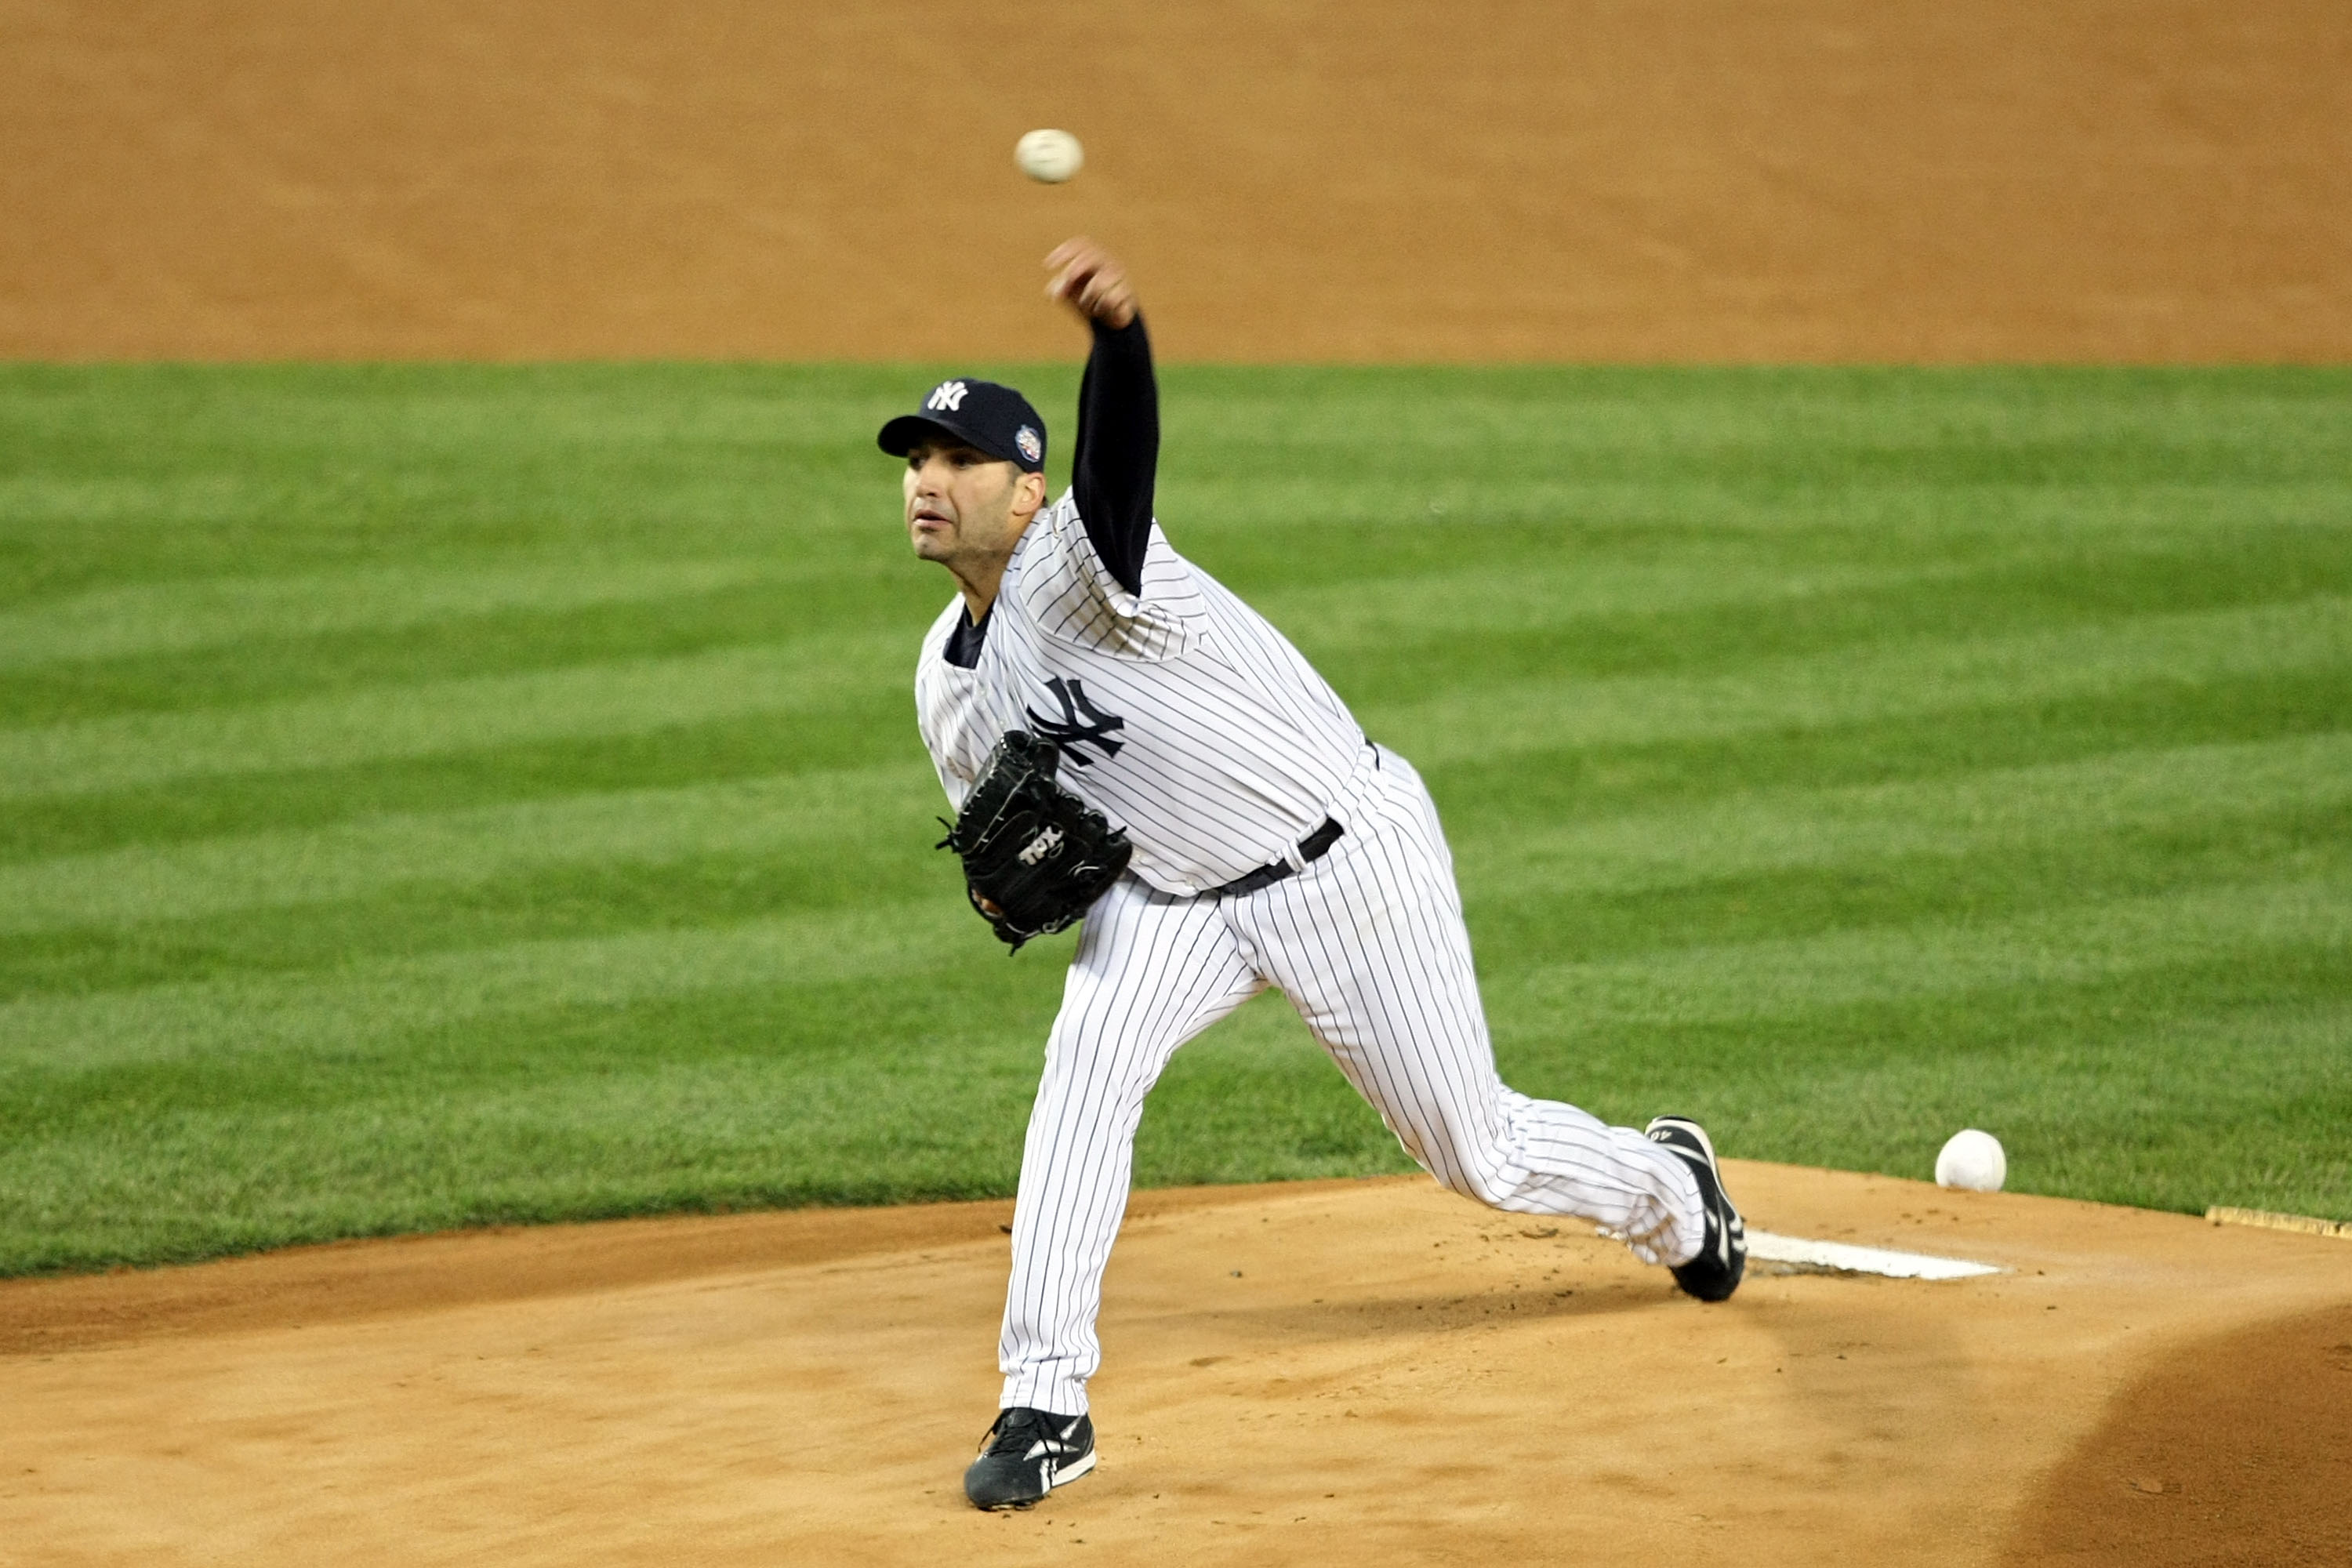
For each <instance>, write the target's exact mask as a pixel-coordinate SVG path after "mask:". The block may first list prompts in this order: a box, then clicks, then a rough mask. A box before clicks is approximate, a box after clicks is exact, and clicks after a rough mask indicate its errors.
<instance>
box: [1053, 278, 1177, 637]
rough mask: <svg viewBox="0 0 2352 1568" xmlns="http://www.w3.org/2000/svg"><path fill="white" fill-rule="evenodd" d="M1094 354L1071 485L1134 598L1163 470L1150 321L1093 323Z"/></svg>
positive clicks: (1095, 537) (1082, 396)
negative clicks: (1147, 325)
mask: <svg viewBox="0 0 2352 1568" xmlns="http://www.w3.org/2000/svg"><path fill="white" fill-rule="evenodd" d="M1094 330H1095V346H1094V352H1093V353H1091V354H1089V355H1087V374H1086V380H1085V381H1083V382H1081V383H1080V384H1079V386H1078V441H1077V446H1076V447H1075V448H1073V453H1074V456H1073V457H1072V458H1071V464H1070V470H1071V471H1070V488H1071V489H1072V490H1073V491H1075V492H1076V500H1077V503H1078V516H1079V517H1080V518H1081V519H1082V520H1084V521H1085V523H1086V525H1087V538H1088V539H1090V540H1092V541H1093V542H1094V547H1095V553H1096V554H1097V555H1099V556H1101V557H1102V562H1103V564H1104V565H1105V566H1107V567H1108V568H1109V569H1110V574H1111V575H1112V576H1113V577H1115V578H1117V579H1118V585H1119V586H1120V587H1122V588H1125V589H1126V590H1127V591H1128V592H1129V593H1130V594H1139V593H1141V592H1142V591H1143V550H1144V546H1145V545H1146V544H1148V543H1150V540H1151V488H1152V481H1153V479H1154V476H1155V475H1156V474H1157V472H1158V470H1159V467H1160V388H1159V386H1158V384H1156V383H1155V382H1154V381H1153V379H1152V375H1151V340H1150V338H1149V337H1147V336H1146V335H1145V334H1144V331H1143V318H1142V317H1141V316H1138V317H1136V318H1135V320H1134V321H1130V322H1129V323H1128V324H1127V325H1126V326H1124V327H1109V326H1105V325H1104V324H1103V323H1102V322H1100V321H1097V322H1095V323H1094Z"/></svg>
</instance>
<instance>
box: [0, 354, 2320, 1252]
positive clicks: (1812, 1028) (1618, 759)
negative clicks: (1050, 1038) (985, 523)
mask: <svg viewBox="0 0 2352 1568" xmlns="http://www.w3.org/2000/svg"><path fill="white" fill-rule="evenodd" d="M928 379H929V371H928V370H925V369H921V368H915V369H904V370H896V371H891V370H876V369H805V368H803V369H794V368H765V367H682V366H653V367H629V368H616V367H572V368H524V369H491V368H411V369H383V368H311V367H279V368H230V369H178V368H124V367H114V368H89V369H77V368H63V367H32V366H15V367H0V1271H5V1272H16V1273H22V1272H27V1271H40V1270H55V1269H78V1268H97V1267H103V1266H107V1265H112V1264H118V1263H125V1262H130V1263H148V1262H155V1261H162V1260H170V1259H186V1258H200V1257H205V1256H207V1255H213V1254H217V1253H222V1252H226V1251H233V1250H240V1249H247V1248H254V1247H268V1246H272V1245H277V1244H280V1243H286V1242H294V1241H303V1240H315V1239H320V1238H326V1237H345V1236H362V1235H376V1234H383V1233H388V1232H397V1231H408V1230H419V1229H431V1228H438V1227H446V1226H461V1225H468V1224H477V1223H481V1222H487V1221H519V1220H549V1219H558V1218H574V1217H586V1216H596V1215H625V1214H645V1213H653V1212H658V1211H663V1210H675V1209H710V1208H719V1207H736V1206H752V1205H795V1204H807V1203H869V1202H881V1201H887V1200H891V1199H898V1198H938V1197H958V1196H971V1195H977V1194H993V1193H1004V1192H1008V1191H1010V1190H1011V1187H1012V1184H1013V1178H1014V1172H1015V1166H1016V1163H1017V1159H1018V1152H1019V1148H1020V1142H1021V1131H1022V1119H1023V1116H1024V1112H1025V1109H1026V1102H1027V1095H1028V1091H1029V1089H1030V1087H1031V1085H1032V1084H1033V1082H1034V1075H1035V1071H1036V1062H1037V1059H1038V1055H1039V1051H1040V1047H1041V1044H1042V1040H1043V1037H1044V1034H1045V1026H1046V1024H1047V1021H1048V1020H1049V1019H1050V1017H1051V1016H1052V1013H1053V1009H1054V1006H1055V1001H1056V999H1057V996H1058V992H1059V980H1060V973H1059V971H1060V964H1061V961H1062V959H1063V956H1064V954H1065V953H1066V951H1067V945H1068V943H1067V939H1064V940H1062V941H1059V942H1048V943H1043V944H1039V945H1037V946H1034V947H1032V948H1031V949H1029V950H1028V951H1026V952H1023V953H1022V954H1021V955H1019V957H1018V958H1017V959H1015V960H1014V961H1013V962H1010V963H1008V962H1007V961H1006V959H1005V958H1004V956H1003V949H1002V948H1000V947H999V946H998V945H997V944H996V943H995V942H993V941H992V940H991V939H990V937H989V935H988V933H987V931H986V930H985V928H984V927H982V924H981V923H980V922H979V921H976V920H974V919H973V918H972V917H971V914H970V912H969V911H968V910H965V908H964V906H963V900H962V898H961V892H960V887H959V883H958V879H957V878H956V875H955V870H954V867H953V865H952V863H951V862H950V859H949V858H948V857H946V856H944V855H940V854H937V853H934V852H933V850H932V848H931V844H932V842H933V840H934V839H935V838H936V837H938V829H937V827H936V826H935V825H934V823H933V821H932V817H933V816H934V815H935V813H937V812H938V811H939V810H940V808H941V803H940V800H939V798H938V790H937V786H936V784H934V783H933V781H932V780H931V778H930V775H929V768H928V764H927V763H926V762H925V760H924V756H923V752H922V749H921V746H920V743H919V741H918V740H917V738H916V735H915V732H914V724H913V714H912V705H911V700H910V698H909V696H908V680H909V675H910V668H911V663H912V657H913V651H914V646H915V642H916V639H917V637H919V634H920V632H921V630H922V628H923V627H924V626H925V625H926V624H927V622H928V621H929V617H930V616H931V615H932V614H933V613H934V612H935V611H936V609H937V608H938V606H939V605H941V604H943V603H945V602H946V599H947V597H948V593H949V587H948V581H947V579H946V577H945V575H944V574H940V573H939V572H938V571H937V570H936V569H934V568H929V567H924V566H920V565H919V564H918V563H914V562H913V561H912V560H911V559H910V558H909V557H908V553H907V550H906V546H905V542H904V540H903V538H902V536H901V534H900V532H899V530H898V523H897V506H898V502H897V495H896V485H897V480H896V473H895V469H894V466H893V465H892V464H891V462H890V461H889V460H888V459H887V458H882V457H881V456H880V455H879V454H877V452H876V451H875V450H874V449H873V446H872V432H873V430H874V428H875V427H876V426H877V424H878V423H879V421H880V420H881V419H882V418H883V417H884V416H886V415H887V414H888V413H891V412H895V411H896V410H898V408H899V407H901V406H903V405H906V404H907V402H908V399H909V398H910V397H911V396H912V395H914V394H915V393H916V392H917V391H919V389H920V388H921V387H922V386H923V385H924V384H926V382H927V380H928ZM1166 379H1167V408H1166V423H1167V428H1168V432H1169V441H1168V449H1167V452H1166V456H1165V463H1164V470H1163V478H1162V483H1161V488H1160V514H1161V518H1162V520H1163V521H1164V522H1165V524H1166V525H1167V527H1168V528H1169V530H1170V532H1171V535H1172V536H1173V538H1174V539H1175V540H1176V542H1177V543H1178V544H1179V546H1180V548H1182V549H1184V550H1186V551H1187V552H1189V553H1190V554H1192V557H1193V558H1194V559H1195V560H1197V561H1199V562H1200V563H1202V564H1203V565H1205V566H1206V567H1208V568H1209V569H1210V570H1211V571H1213V572H1214V573H1216V574H1218V575H1219V576H1221V577H1222V578H1223V580H1225V581H1226V582H1227V583H1229V584H1232V585H1233V586H1234V587H1235V588H1237V589H1238V590H1240V591H1241V592H1242V593H1243V594H1244V595H1246V596H1247V597H1248V598H1250V599H1251V600H1252V601H1253V602H1254V603H1255V604H1256V605H1259V606H1260V607H1261V608H1262V609H1264V610H1265V612H1266V613H1267V614H1268V615H1269V616H1272V618H1273V619H1274V620H1275V622H1276V624H1277V625H1278V626H1282V627H1283V628H1284V629H1285V630H1286V632H1287V633H1288V634H1289V635H1290V636H1291V637H1293V639H1294V640H1296V641H1297V643H1298V644H1299V645H1300V646H1301V647H1303V648H1304V649H1305V650H1306V651H1307V654H1308V655H1309V657H1311V658H1314V659H1315V660H1316V661H1317V663H1318V665H1319V666H1320V667H1321V668H1323V669H1325V670H1326V671H1327V672H1328V674H1329V675H1330V676H1331V678H1332V679H1333V680H1334V681H1335V683H1336V684H1337V685H1338V686H1339V689H1340V690H1341V691H1342V692H1343V693H1344V694H1345V695H1346V696H1347V698H1348V699H1349V700H1350V701H1351V702H1352V703H1353V704H1354V705H1355V707H1356V710H1357V712H1358V714H1359V715H1360V717H1361V718H1362V720H1363V721H1364V722H1365V725H1366V727H1367V729H1368V730H1369V731H1370V732H1371V733H1372V734H1373V735H1374V736H1375V737H1376V738H1379V739H1381V740H1383V741H1385V742H1389V743H1391V744H1392V745H1393V746H1395V747H1396V748H1398V749H1399V750H1401V751H1402V752H1405V753H1406V754H1407V755H1409V756H1411V757H1412V758H1413V759H1415V760H1416V761H1417V762H1418V763H1420V764H1421V765H1422V767H1423V772H1424V773H1426V774H1427V776H1428V778H1429V781H1430V784H1431V786H1432V788H1433V791H1434V792H1435V794H1436V795H1437V799H1438V803H1439V805H1440V806H1441V808H1442V809H1443V810H1444V813H1445V816H1446V818H1447V822H1448V825H1449V828H1450V831H1451V833H1452V836H1453V838H1454V845H1455V848H1456V853H1457V856H1458V859H1459V867H1460V872H1461V880H1462V884H1463V889H1464V893H1465V899H1466V901H1467V905H1468V909H1469V915H1470V921H1471V925H1472V928H1473V932H1474V935H1475V940H1476V942H1477V947H1478V955H1479V961H1480V969H1481V973H1482V975H1483V977H1484V982H1485V985H1486V998H1487V1003H1488V1006H1489V1010H1490V1013H1491V1015H1492V1018H1493V1022H1494V1026H1495V1032H1496V1040H1497V1047H1498V1051H1499V1054H1500V1056H1501V1058H1502V1065H1503V1069H1504V1073H1505V1076H1506V1077H1507V1079H1510V1080H1511V1081H1512V1082H1513V1083H1514V1084H1515V1085H1516V1086H1517V1087H1518V1088H1520V1089H1526V1090H1528V1091H1529V1092H1532V1093H1538V1094H1545V1095H1551V1096H1557V1097H1562V1098H1568V1099H1571V1100H1577V1101H1578V1102H1580V1103H1582V1104H1584V1105H1586V1106H1588V1107H1590V1108H1591V1109H1592V1110H1596V1111H1598V1112H1600V1113H1601V1114H1603V1115H1606V1116H1609V1117H1611V1118H1612V1119H1615V1120H1620V1121H1638V1120H1641V1119H1644V1118H1646V1117H1648V1116H1649V1115H1651V1114H1653V1113H1654V1112H1657V1111H1659V1110H1688V1111H1691V1112H1694V1113H1696V1114H1698V1115H1701V1116H1703V1117H1705V1118H1706V1119H1707V1121H1709V1123H1710V1124H1711V1126H1712V1128H1713V1130H1714V1131H1716V1133H1717V1139H1718V1142H1720V1143H1721V1144H1722V1145H1723V1146H1724V1147H1725V1148H1726V1149H1727V1152H1731V1153H1734V1154H1738V1155H1750V1156H1757V1157H1762V1158H1769V1159H1776V1160H1789V1161H1798V1162H1804V1163H1820V1164H1828V1165H1836V1166H1844V1167H1855V1168H1863V1169H1870V1170H1879V1171H1889V1172H1895V1173H1901V1174H1905V1175H1911V1176H1924V1175H1926V1174H1927V1171H1928V1168H1929V1165H1930V1163H1931V1162H1932V1160H1933V1157H1934V1153H1935V1150H1936V1148H1937V1145H1938V1143H1940V1142H1941V1141H1942V1139H1943V1138H1944V1136H1945V1135H1946V1134H1948V1132H1950V1131H1952V1130H1954V1129H1956V1128H1958V1127H1960V1126H1962V1125H1968V1124H1973V1125H1978V1126H1982V1127H1986V1128H1989V1129H1991V1130H1992V1131H1996V1132H1997V1133H1999V1134H2000V1136H2001V1137H2002V1139H2003V1140H2004V1141H2005V1142H2007V1144H2008V1146H2009V1150H2010V1158H2011V1185H2012V1186H2013V1187H2015V1188H2020V1189H2023V1190H2028V1191H2033V1192H2043V1193H2060V1194H2075V1195H2080V1196H2084V1197H2091V1198H2099V1199H2105V1200H2112V1201H2116V1202H2123V1203H2133V1204H2144V1205H2159V1206H2167V1207H2174V1208H2192V1209H2193V1208H2198V1207H2200V1206H2202V1205H2205V1204H2208V1203H2212V1202H2223V1203H2235V1204H2251V1205H2261V1206H2264V1207H2273V1208H2284V1209H2290V1210H2295V1211H2299V1212H2305V1213H2315V1214H2322V1215H2334V1216H2352V373H2346V372H2342V371H2229V372H2221V371H2212V372H2204V371H2199V372H2153V371H2148V372H2138V371H1988V372H1946V371H1894V370H1888V371H1832V370H1806V371H1763V370H1758V371H1731V370H1727V371H1643V370H1608V371H1601V370H1594V371H1580V370H1515V371H1409V370H1394V371H1344V372H1343V371H1328V372H1321V371H1276V372H1263V371H1239V370H1233V371H1212V370H1178V371H1174V372H1171V373H1170V374H1168V376H1167V378H1166ZM1024 380H1025V382H1026V383H1027V384H1028V385H1029V386H1030V388H1031V389H1032V391H1033V393H1034V394H1036V395H1039V396H1040V401H1041V403H1042V404H1043V405H1044V406H1045V408H1046V410H1047V413H1048V416H1049V417H1051V418H1055V419H1056V422H1057V432H1058V433H1060V434H1063V435H1066V430H1067V425H1068V418H1067V414H1066V410H1067V408H1068V406H1069V400H1070V397H1071V395H1072V394H1073V391H1074V389H1075V383H1076V375H1075V367H1073V366H1055V367H1051V368H1046V369H1033V370H1031V371H1029V372H1026V373H1024ZM1402 1168H1404V1163H1403V1161H1402V1156H1401V1155H1400V1154H1399V1152H1397V1150H1396V1148H1395V1146H1394V1145H1393V1143H1392V1142H1391V1141H1390V1140H1389V1139H1388V1137H1387V1136H1386V1134H1385V1133H1384V1132H1383V1131H1381V1127H1380V1125H1379V1123H1378V1121H1376V1120H1375V1119H1374V1117H1373V1116H1372V1115H1371V1114H1370V1112H1369V1111H1368V1110H1365V1109H1364V1108H1363V1107H1362V1106H1361V1105H1360V1104H1359V1103H1357V1102H1356V1101H1355V1100H1353V1099H1352V1097H1351V1096H1350V1095H1349V1091H1348V1090H1347V1089H1346V1088H1345V1086H1344V1085H1343V1084H1342V1083H1341V1081H1340V1079H1339V1076H1338V1074H1337V1073H1336V1072H1334V1071H1333V1070H1332V1069H1331V1068H1329V1067H1328V1065H1327V1064H1325V1063H1324V1062H1323V1061H1322V1060H1321V1058H1319V1056H1318V1054H1317V1053H1316V1051H1315V1049H1314V1047H1313V1046H1312V1044H1311V1042H1309V1041H1308V1040H1307V1038H1306V1037H1305V1035H1304V1033H1303V1031H1302V1030H1301V1029H1300V1028H1299V1027H1298V1026H1297V1023H1296V1021H1295V1020H1293V1019H1292V1018H1291V1017H1290V1016H1288V1015H1287V1013H1286V1010H1285V1009H1284V1008H1283V1007H1282V1006H1281V1005H1280V1004H1279V1003H1278V1002H1276V1001H1273V1000H1270V999H1264V998H1262V999H1261V1000H1260V1001H1259V1002H1258V1003H1256V1004H1254V1005H1252V1006H1250V1007H1249V1008H1246V1009H1244V1012H1243V1014H1242V1015H1241V1016H1239V1017H1237V1018H1236V1019H1234V1021H1232V1022H1231V1023H1229V1024H1227V1025H1224V1026H1221V1027H1220V1028H1219V1029H1218V1030H1216V1031H1213V1033H1212V1034H1210V1035H1209V1036H1207V1037H1203V1038H1202V1040H1200V1041H1198V1042H1196V1043H1195V1044H1194V1045H1193V1046H1192V1047H1189V1048H1188V1049H1187V1050H1186V1051H1185V1052H1184V1053H1182V1054H1181V1056H1180V1057H1179V1058H1178V1059H1177V1062H1176V1064H1175V1066H1174V1067H1173V1068H1171V1071H1170V1073H1169V1075H1168V1078H1167V1079H1166V1080H1165V1081H1164V1082H1163V1083H1162V1085H1161V1086H1160V1090H1159V1091H1158V1093H1157V1094H1156V1095H1155V1097H1154V1099H1153V1100H1152V1103H1151V1106H1150V1110H1149V1112H1148V1114H1147V1117H1146V1121H1145V1124H1144V1131H1143V1135H1142V1144H1141V1149H1140V1152H1139V1176H1140V1179H1141V1180H1142V1181H1144V1182H1146V1183H1150V1184H1168V1183H1183V1182H1202V1181H1239V1180H1250V1179H1260V1178H1273V1177H1292V1176H1310V1175H1328V1174H1335V1173H1361V1172H1378V1171H1393V1170H1399V1169H1402Z"/></svg>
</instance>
